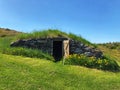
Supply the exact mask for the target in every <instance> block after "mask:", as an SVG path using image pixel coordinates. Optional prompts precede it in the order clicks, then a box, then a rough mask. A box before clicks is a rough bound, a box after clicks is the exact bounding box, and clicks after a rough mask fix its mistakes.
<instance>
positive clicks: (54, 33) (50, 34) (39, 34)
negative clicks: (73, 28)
mask: <svg viewBox="0 0 120 90" xmlns="http://www.w3.org/2000/svg"><path fill="white" fill-rule="evenodd" d="M54 37H65V38H71V39H74V40H77V41H80V42H82V43H84V44H86V45H89V46H93V47H96V46H97V45H95V44H92V43H91V42H89V41H88V40H86V39H85V38H83V37H82V36H78V35H75V34H73V33H65V32H62V31H60V30H57V29H48V30H42V31H33V32H31V33H23V34H20V35H18V37H17V39H31V38H54Z"/></svg>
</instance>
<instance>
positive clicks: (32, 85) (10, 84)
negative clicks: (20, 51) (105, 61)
mask: <svg viewBox="0 0 120 90" xmlns="http://www.w3.org/2000/svg"><path fill="white" fill-rule="evenodd" d="M0 90H120V73H113V72H105V71H101V70H96V69H88V68H85V67H80V66H70V65H62V64H61V63H54V62H52V61H48V60H43V59H37V58H28V57H22V56H13V55H5V54H0Z"/></svg>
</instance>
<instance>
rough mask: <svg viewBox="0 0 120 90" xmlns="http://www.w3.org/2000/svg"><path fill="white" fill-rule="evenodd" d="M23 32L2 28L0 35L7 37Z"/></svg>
mask: <svg viewBox="0 0 120 90" xmlns="http://www.w3.org/2000/svg"><path fill="white" fill-rule="evenodd" d="M20 33H21V32H18V31H15V30H11V29H8V28H0V37H6V36H16V35H18V34H20Z"/></svg>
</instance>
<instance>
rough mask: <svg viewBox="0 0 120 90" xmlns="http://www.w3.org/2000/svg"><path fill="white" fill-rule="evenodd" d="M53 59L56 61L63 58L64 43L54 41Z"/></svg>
mask: <svg viewBox="0 0 120 90" xmlns="http://www.w3.org/2000/svg"><path fill="white" fill-rule="evenodd" d="M53 57H54V59H55V60H56V61H59V60H60V59H61V58H62V41H53Z"/></svg>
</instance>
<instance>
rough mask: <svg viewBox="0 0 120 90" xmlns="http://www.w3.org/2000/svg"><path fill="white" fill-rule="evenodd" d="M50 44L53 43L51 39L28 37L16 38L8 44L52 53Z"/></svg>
mask: <svg viewBox="0 0 120 90" xmlns="http://www.w3.org/2000/svg"><path fill="white" fill-rule="evenodd" d="M52 44H53V40H52V39H28V40H18V41H16V42H12V43H11V45H10V46H12V47H25V48H32V49H39V50H41V51H43V52H46V53H49V54H51V55H52V52H53V49H52V48H53V45H52Z"/></svg>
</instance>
